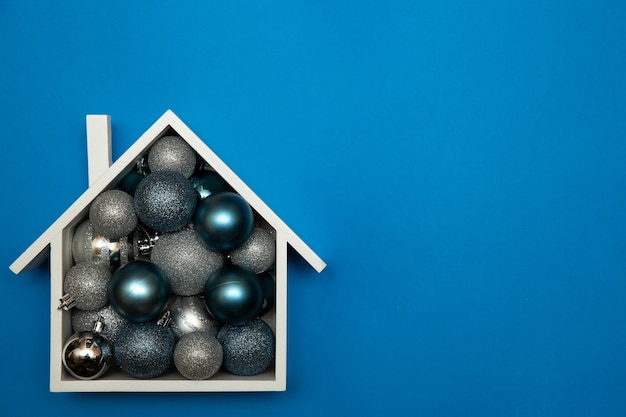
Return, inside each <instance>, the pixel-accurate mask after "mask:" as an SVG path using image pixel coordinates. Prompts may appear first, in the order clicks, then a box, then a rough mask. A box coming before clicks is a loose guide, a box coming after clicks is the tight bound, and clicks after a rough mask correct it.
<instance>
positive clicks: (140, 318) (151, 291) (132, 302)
mask: <svg viewBox="0 0 626 417" xmlns="http://www.w3.org/2000/svg"><path fill="white" fill-rule="evenodd" d="M170 288H171V287H170V281H169V279H168V278H167V276H166V275H165V273H164V272H163V270H161V268H159V267H158V266H157V265H155V264H154V263H152V262H148V261H133V262H129V263H127V264H125V265H123V266H122V267H120V268H119V269H118V270H117V271H115V273H114V274H113V276H112V277H111V281H110V282H109V289H108V295H109V302H110V303H111V306H112V307H113V308H114V309H115V311H117V312H118V313H119V314H120V315H121V316H122V317H125V318H127V319H128V320H130V321H135V322H145V321H148V320H152V319H155V318H157V317H158V316H159V315H160V314H161V313H162V312H163V310H164V309H165V306H166V305H167V302H168V301H169V296H170Z"/></svg>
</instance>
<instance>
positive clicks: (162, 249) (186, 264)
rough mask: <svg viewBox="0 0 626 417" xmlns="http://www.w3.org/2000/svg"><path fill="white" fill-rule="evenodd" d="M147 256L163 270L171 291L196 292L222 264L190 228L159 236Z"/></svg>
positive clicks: (181, 292) (218, 257) (221, 257)
mask: <svg viewBox="0 0 626 417" xmlns="http://www.w3.org/2000/svg"><path fill="white" fill-rule="evenodd" d="M151 260H152V262H154V263H155V264H156V265H158V266H159V267H160V268H161V269H162V270H163V271H164V272H165V274H166V275H167V277H168V278H169V280H170V283H171V285H172V292H173V293H174V294H177V295H196V294H200V293H201V292H202V290H203V289H204V283H205V282H206V280H207V278H208V277H209V275H211V274H212V273H213V272H214V271H216V270H217V269H218V268H220V267H221V266H222V265H223V263H224V256H223V255H222V254H221V253H217V252H213V251H211V250H209V248H207V247H206V246H205V245H204V244H202V242H200V241H199V240H198V237H197V236H196V233H195V232H194V231H193V230H191V229H184V230H181V231H179V232H174V233H169V234H165V235H163V236H161V237H160V238H159V241H158V242H157V243H156V244H155V245H154V248H153V249H152V254H151Z"/></svg>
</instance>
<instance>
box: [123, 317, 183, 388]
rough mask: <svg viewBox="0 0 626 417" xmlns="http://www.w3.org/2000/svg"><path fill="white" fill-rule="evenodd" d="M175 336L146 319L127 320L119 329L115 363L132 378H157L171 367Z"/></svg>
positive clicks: (167, 329)
mask: <svg viewBox="0 0 626 417" xmlns="http://www.w3.org/2000/svg"><path fill="white" fill-rule="evenodd" d="M175 346H176V339H175V338H174V334H173V333H172V330H171V329H170V328H168V327H163V326H159V325H157V324H156V323H155V322H152V321H149V322H145V323H134V322H128V323H126V324H125V325H124V326H122V328H121V329H120V331H119V333H118V336H117V339H116V341H115V346H114V349H113V355H114V358H115V363H116V364H117V365H118V366H119V367H120V368H121V369H122V370H123V371H124V372H126V373H127V374H129V375H130V376H132V377H134V378H140V379H148V378H156V377H158V376H160V375H162V374H163V373H165V371H167V369H168V368H169V367H170V365H171V364H172V360H173V356H174V347H175Z"/></svg>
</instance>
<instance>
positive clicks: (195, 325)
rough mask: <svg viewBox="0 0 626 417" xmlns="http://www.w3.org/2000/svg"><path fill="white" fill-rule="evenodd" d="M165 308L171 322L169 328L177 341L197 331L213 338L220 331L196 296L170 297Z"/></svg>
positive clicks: (202, 302)
mask: <svg viewBox="0 0 626 417" xmlns="http://www.w3.org/2000/svg"><path fill="white" fill-rule="evenodd" d="M167 308H168V310H169V312H170V318H171V320H172V322H171V324H170V328H171V329H172V332H174V336H176V338H177V339H180V338H181V337H182V336H183V335H185V334H188V333H192V332H197V331H204V332H207V333H209V334H212V335H213V336H215V335H217V332H218V330H219V329H220V323H219V322H218V321H217V320H215V319H214V318H213V317H211V315H210V314H209V312H208V311H207V309H206V307H205V305H204V301H202V299H201V298H200V297H198V296H195V295H192V296H188V297H183V296H179V295H173V296H171V297H170V302H169V304H168V306H167Z"/></svg>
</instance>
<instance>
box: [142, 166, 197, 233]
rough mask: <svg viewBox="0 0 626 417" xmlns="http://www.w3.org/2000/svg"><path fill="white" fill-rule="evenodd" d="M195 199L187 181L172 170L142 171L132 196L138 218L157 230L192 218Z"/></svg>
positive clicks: (170, 229)
mask: <svg viewBox="0 0 626 417" xmlns="http://www.w3.org/2000/svg"><path fill="white" fill-rule="evenodd" d="M197 203H198V197H197V194H196V190H195V189H194V188H193V185H192V184H191V181H189V180H188V179H187V178H186V177H185V176H184V175H183V174H181V173H180V172H175V171H157V172H153V173H150V174H148V175H146V177H145V178H144V179H143V180H141V182H140V183H139V185H138V186H137V189H136V190H135V196H134V205H135V211H136V212H137V216H138V217H139V220H141V221H142V222H143V223H144V224H145V225H146V226H148V227H149V228H151V229H152V230H155V231H157V232H173V231H175V230H178V229H180V228H182V227H183V226H186V225H187V224H188V223H189V221H191V219H192V218H193V214H194V211H195V209H196V205H197Z"/></svg>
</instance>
